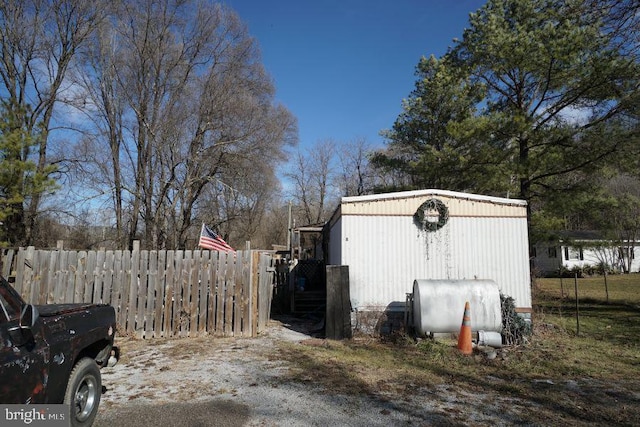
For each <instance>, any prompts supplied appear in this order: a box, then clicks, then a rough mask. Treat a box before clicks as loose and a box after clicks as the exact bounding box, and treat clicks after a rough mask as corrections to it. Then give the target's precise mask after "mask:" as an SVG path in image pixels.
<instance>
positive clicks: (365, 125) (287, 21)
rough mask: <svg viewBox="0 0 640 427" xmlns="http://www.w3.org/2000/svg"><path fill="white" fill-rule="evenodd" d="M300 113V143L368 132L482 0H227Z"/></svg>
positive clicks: (394, 109) (388, 115) (387, 119)
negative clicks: (423, 61)
mask: <svg viewBox="0 0 640 427" xmlns="http://www.w3.org/2000/svg"><path fill="white" fill-rule="evenodd" d="M226 4H227V5H228V6H230V7H231V8H232V9H234V10H235V11H236V12H237V13H238V14H239V16H240V18H241V19H242V20H243V21H244V22H245V23H246V24H247V25H248V27H249V32H250V33H251V35H252V36H253V37H255V38H256V40H257V41H258V44H259V45H260V49H261V52H262V59H263V63H264V65H265V67H266V69H267V71H268V72H269V74H270V75H271V77H272V78H273V80H274V83H275V85H276V90H277V92H276V99H277V101H278V102H279V103H281V104H283V105H285V106H286V107H287V108H288V109H289V110H290V111H291V112H292V113H293V114H294V115H295V116H296V117H297V119H298V127H299V136H300V144H301V146H309V145H312V144H315V143H316V142H318V141H322V140H327V139H332V140H334V141H338V142H348V141H353V140H355V139H356V138H361V137H364V138H366V140H367V142H368V143H369V144H371V145H374V146H381V145H382V143H383V139H382V137H380V136H379V133H380V131H381V130H383V129H389V128H391V126H392V125H393V122H394V121H395V119H396V118H397V117H398V114H399V113H400V112H401V111H402V99H404V98H406V97H408V95H409V94H410V92H411V91H412V90H413V86H414V83H415V80H416V77H415V75H414V69H415V66H416V64H417V63H418V61H419V59H420V57H422V56H429V55H431V54H434V55H436V56H440V55H442V54H444V53H445V52H446V51H447V49H448V48H449V47H450V46H452V45H453V39H454V38H456V37H458V38H460V37H461V36H462V32H463V30H464V28H465V27H467V26H468V18H469V13H470V12H473V11H475V10H477V9H478V8H480V7H481V6H482V4H484V0H483V1H481V0H395V1H383V0H368V1H367V0H326V1H323V0H316V1H305V0H263V1H248V0H227V1H226Z"/></svg>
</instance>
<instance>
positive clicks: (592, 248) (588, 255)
mask: <svg viewBox="0 0 640 427" xmlns="http://www.w3.org/2000/svg"><path fill="white" fill-rule="evenodd" d="M560 234H561V235H562V238H561V239H559V240H558V241H555V242H541V243H536V244H535V246H534V249H535V254H534V266H535V269H536V273H537V274H541V275H547V276H551V275H557V274H558V273H559V271H560V267H562V268H563V269H566V270H570V271H573V270H575V269H580V270H582V269H587V268H590V267H598V266H600V265H602V264H606V265H607V266H608V267H609V268H611V269H613V270H615V271H619V272H628V273H635V272H638V271H640V259H638V257H636V254H637V253H640V242H626V241H625V242H622V243H621V242H612V241H608V240H606V239H605V238H603V237H602V236H601V233H598V232H597V231H566V232H562V233H560Z"/></svg>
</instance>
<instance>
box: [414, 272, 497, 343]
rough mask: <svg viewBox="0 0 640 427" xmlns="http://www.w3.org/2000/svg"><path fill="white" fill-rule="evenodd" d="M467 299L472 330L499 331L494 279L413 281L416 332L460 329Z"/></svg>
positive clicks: (441, 331) (443, 331)
mask: <svg viewBox="0 0 640 427" xmlns="http://www.w3.org/2000/svg"><path fill="white" fill-rule="evenodd" d="M467 301H468V302H469V308H470V314H471V329H472V330H474V331H479V330H483V331H494V332H501V331H502V310H501V308H500V289H499V288H498V284H497V283H496V282H494V281H493V280H426V279H416V280H414V282H413V324H414V327H415V328H416V332H417V333H418V334H419V335H422V336H424V335H427V334H429V333H453V332H459V331H460V326H461V325H462V317H463V316H464V305H465V303H466V302H467Z"/></svg>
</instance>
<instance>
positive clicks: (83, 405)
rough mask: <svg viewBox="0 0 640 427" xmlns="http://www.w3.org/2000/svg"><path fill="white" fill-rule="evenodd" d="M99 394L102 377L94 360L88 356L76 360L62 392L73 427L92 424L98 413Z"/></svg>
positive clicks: (100, 392)
mask: <svg viewBox="0 0 640 427" xmlns="http://www.w3.org/2000/svg"><path fill="white" fill-rule="evenodd" d="M101 394H102V379H101V377H100V368H98V365H97V364H96V362H95V360H93V359H91V358H89V357H85V358H83V359H80V360H78V362H77V363H76V365H75V366H74V367H73V369H72V370H71V375H69V382H68V383H67V391H66V392H65V394H64V403H65V404H67V405H69V407H70V409H71V411H70V417H71V419H70V424H71V425H72V426H73V427H84V426H90V425H92V424H93V420H94V419H95V418H96V415H97V414H98V405H99V404H100V396H101Z"/></svg>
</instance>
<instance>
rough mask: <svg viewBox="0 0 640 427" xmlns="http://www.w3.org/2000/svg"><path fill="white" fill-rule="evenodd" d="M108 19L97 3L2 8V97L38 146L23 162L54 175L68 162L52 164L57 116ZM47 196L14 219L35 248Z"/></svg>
mask: <svg viewBox="0 0 640 427" xmlns="http://www.w3.org/2000/svg"><path fill="white" fill-rule="evenodd" d="M104 16H105V14H104V12H103V8H102V7H101V2H99V1H94V0H6V1H3V2H2V3H0V50H1V51H2V55H0V93H2V94H3V103H4V104H5V106H6V107H7V108H9V109H10V110H11V111H12V113H13V114H15V115H16V116H17V117H20V121H21V124H20V125H21V127H22V129H24V130H25V131H26V133H27V134H28V135H30V137H31V138H32V139H33V140H35V141H36V144H35V146H32V145H30V144H25V145H24V147H23V150H22V154H21V156H22V160H23V161H27V160H32V161H34V163H35V165H36V173H38V174H41V175H42V176H51V174H52V173H54V172H55V171H56V170H57V164H59V162H61V161H63V160H64V159H51V158H50V156H49V152H50V150H51V148H52V147H51V146H50V143H51V141H50V138H49V136H50V132H51V131H52V123H53V118H54V111H55V109H56V108H57V107H58V106H59V105H60V104H59V101H64V99H63V97H64V95H65V92H66V91H68V90H69V89H70V88H69V87H68V86H66V84H67V80H66V78H67V75H68V72H69V70H70V68H71V67H72V66H73V61H74V59H75V57H76V55H77V54H78V53H79V52H80V51H81V50H82V49H83V48H84V46H85V44H86V41H87V39H88V37H89V36H90V35H91V34H92V32H93V31H94V29H95V27H96V26H97V25H98V24H99V23H100V22H101V21H102V19H103V18H104ZM41 201H42V193H41V192H35V193H34V194H31V195H30V197H29V198H28V199H25V201H24V205H23V206H22V207H21V208H20V211H21V213H20V214H19V215H17V216H16V217H15V218H14V219H15V220H16V221H17V222H20V223H21V224H23V226H24V229H23V230H22V233H23V236H24V237H23V239H21V240H22V241H23V243H25V244H30V243H32V236H33V230H34V227H35V225H36V219H37V216H38V212H39V208H40V204H41Z"/></svg>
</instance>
